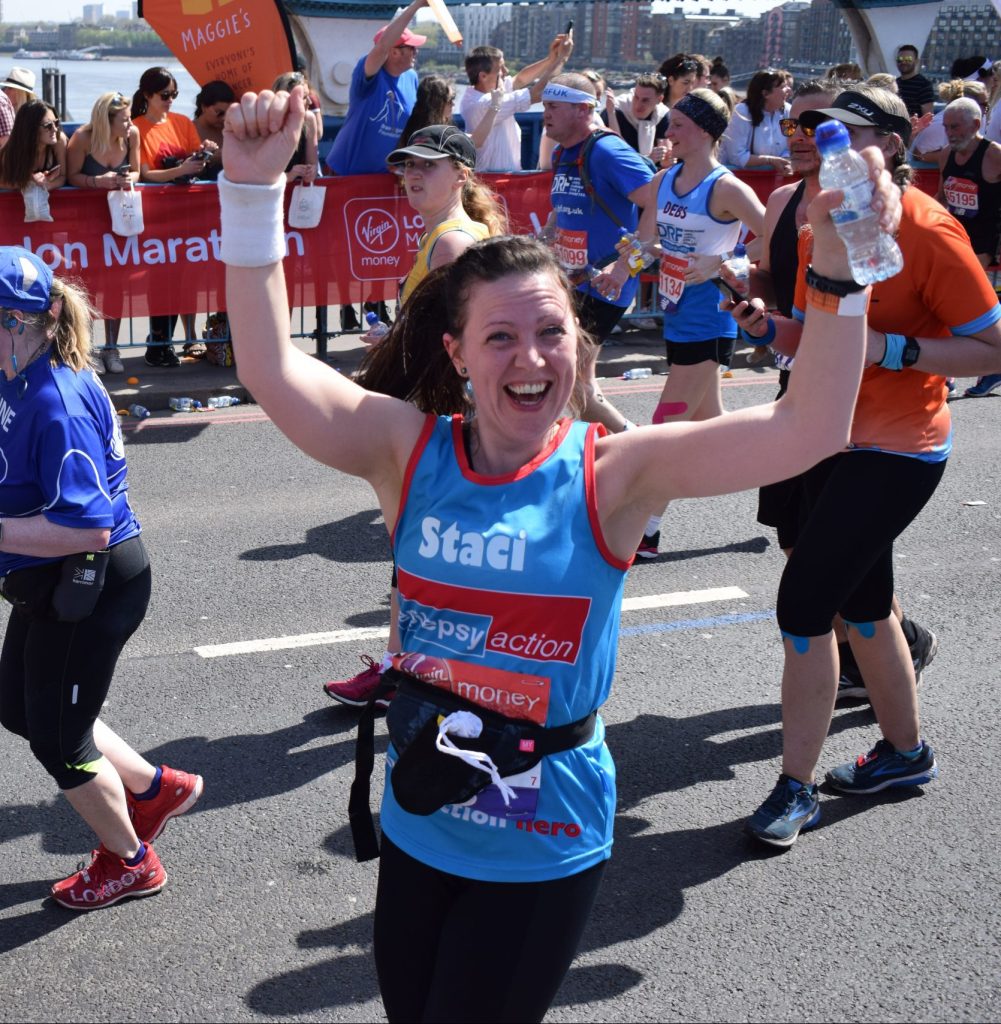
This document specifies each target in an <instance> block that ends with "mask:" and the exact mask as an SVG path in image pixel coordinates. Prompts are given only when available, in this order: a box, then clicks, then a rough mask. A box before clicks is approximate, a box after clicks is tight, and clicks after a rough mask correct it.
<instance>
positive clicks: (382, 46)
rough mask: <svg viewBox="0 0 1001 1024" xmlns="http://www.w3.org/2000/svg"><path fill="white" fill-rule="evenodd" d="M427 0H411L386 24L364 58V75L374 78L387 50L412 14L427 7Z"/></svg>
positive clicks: (411, 18)
mask: <svg viewBox="0 0 1001 1024" xmlns="http://www.w3.org/2000/svg"><path fill="white" fill-rule="evenodd" d="M427 5H428V0H413V3H411V4H410V5H409V6H407V7H404V8H403V10H402V11H400V13H399V14H397V16H396V17H395V18H393V20H392V21H391V22H390V23H389V24H388V25H387V26H386V31H385V32H383V33H382V35H381V36H380V37H379V41H378V42H377V43H376V44H375V46H373V47H372V49H371V50H369V53H368V56H367V57H366V58H365V77H366V78H375V76H376V75H377V74H378V73H379V68H381V67H382V65H383V64H385V63H386V60H387V59H388V57H389V51H390V50H392V49H393V47H394V46H396V44H397V43H398V42H399V41H400V36H402V35H403V32H404V29H406V27H407V26H408V25H409V24H410V22H411V21H412V20H413V17H414V15H415V14H416V13H417V12H418V11H419V10H420V9H421V8H422V7H427Z"/></svg>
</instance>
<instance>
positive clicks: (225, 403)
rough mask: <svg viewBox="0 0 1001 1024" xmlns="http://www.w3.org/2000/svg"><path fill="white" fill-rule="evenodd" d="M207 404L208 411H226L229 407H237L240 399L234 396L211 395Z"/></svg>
mask: <svg viewBox="0 0 1001 1024" xmlns="http://www.w3.org/2000/svg"><path fill="white" fill-rule="evenodd" d="M207 404H208V408H209V409H228V408H229V407H230V406H231V405H239V404H240V399H239V398H237V397H236V396H235V395H213V397H212V398H210V399H209V400H208V403H207Z"/></svg>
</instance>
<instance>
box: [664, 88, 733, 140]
mask: <svg viewBox="0 0 1001 1024" xmlns="http://www.w3.org/2000/svg"><path fill="white" fill-rule="evenodd" d="M674 109H675V110H677V111H678V112H679V113H681V114H684V115H685V117H687V118H688V119H689V120H690V121H694V122H695V124H697V125H698V126H699V127H700V128H701V129H702V130H703V131H704V132H708V133H709V134H710V135H711V136H712V137H713V138H714V139H718V138H719V137H720V136H721V135H722V134H723V132H725V131H726V126H727V125H728V124H729V123H730V122H729V121H728V120H727V119H726V118H725V117H723V115H722V114H719V113H717V112H716V111H715V110H713V108H712V107H711V106H710V104H708V103H707V102H706V101H705V100H704V99H702V97H701V96H693V95H692V94H691V93H689V94H688V95H687V96H684V97H682V98H681V99H680V100H678V102H677V103H675V104H674Z"/></svg>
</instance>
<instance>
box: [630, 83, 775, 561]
mask: <svg viewBox="0 0 1001 1024" xmlns="http://www.w3.org/2000/svg"><path fill="white" fill-rule="evenodd" d="M729 116H730V115H729V110H728V109H727V106H726V104H725V103H724V102H723V100H721V99H720V98H719V97H718V96H717V95H716V94H715V93H714V92H713V91H712V90H711V89H696V90H695V91H694V92H691V93H689V94H688V95H687V96H685V97H684V98H683V99H682V100H680V101H679V102H678V103H677V104H676V105H675V107H674V109H673V110H672V111H671V126H670V128H669V129H668V132H667V137H668V139H669V140H670V141H671V144H672V146H673V152H674V155H675V156H676V157H677V158H678V163H676V164H675V165H674V166H673V167H669V168H667V169H666V170H663V171H660V172H659V173H658V174H657V175H655V176H654V178H653V180H652V181H651V182H650V184H649V186H648V189H649V198H648V199H647V200H646V201H645V202H644V203H643V213H642V216H641V218H640V227H639V234H640V238H641V239H643V240H644V241H645V242H647V243H649V242H653V241H654V240H656V246H657V248H656V251H657V252H658V254H659V255H660V305H661V308H662V309H663V311H664V341H665V343H666V347H667V362H668V365H669V366H670V373H669V374H668V377H667V382H666V383H665V384H664V390H663V393H662V394H661V396H660V401H659V402H658V403H657V408H656V409H655V410H654V414H653V422H654V423H671V422H680V421H685V420H708V419H712V418H713V417H714V416H719V415H720V414H721V413H722V412H723V399H722V395H721V393H720V380H719V367H720V366H729V365H730V360H731V359H732V358H733V347H734V340H735V338H736V337H737V325H736V323H735V321H734V319H733V317H732V316H730V314H729V313H728V312H725V311H721V310H720V308H719V307H720V300H721V296H720V293H719V291H718V290H717V288H716V285H715V284H713V282H712V278H714V277H716V276H718V274H719V270H720V266H721V264H722V263H723V261H724V260H725V259H726V258H727V257H728V256H729V255H730V253H731V252H732V250H733V248H734V246H735V245H736V244H737V242H738V240H739V239H740V235H741V232H742V230H745V229H747V230H750V231H753V232H754V234H755V235H761V234H762V232H763V230H764V216H765V208H764V207H763V206H762V205H761V201H760V200H759V199H758V197H757V196H756V195H755V194H754V192H753V190H752V189H751V188H750V186H749V185H746V184H745V183H744V182H742V181H740V180H739V179H738V178H737V177H736V176H735V175H733V174H731V172H730V171H728V170H727V169H726V168H725V167H723V166H722V165H721V164H720V163H719V161H718V160H717V159H716V149H717V142H718V140H719V138H720V136H721V135H722V134H723V132H724V131H725V130H726V125H727V119H728V118H729ZM659 541H660V516H659V515H656V516H653V517H651V519H650V522H648V523H647V528H646V530H644V532H643V540H642V541H641V542H640V546H639V548H638V549H637V554H638V555H639V556H640V557H641V558H656V557H657V546H658V543H659Z"/></svg>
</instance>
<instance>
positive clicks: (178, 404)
mask: <svg viewBox="0 0 1001 1024" xmlns="http://www.w3.org/2000/svg"><path fill="white" fill-rule="evenodd" d="M167 405H169V406H170V407H171V409H173V410H174V412H194V411H195V409H200V408H201V407H202V403H201V402H198V401H196V400H195V399H194V398H168V399H167Z"/></svg>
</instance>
